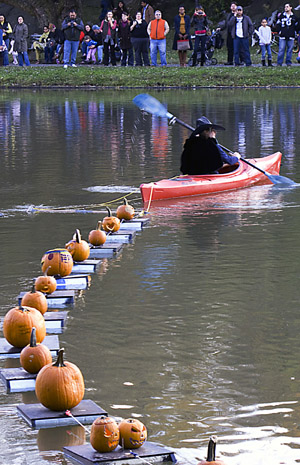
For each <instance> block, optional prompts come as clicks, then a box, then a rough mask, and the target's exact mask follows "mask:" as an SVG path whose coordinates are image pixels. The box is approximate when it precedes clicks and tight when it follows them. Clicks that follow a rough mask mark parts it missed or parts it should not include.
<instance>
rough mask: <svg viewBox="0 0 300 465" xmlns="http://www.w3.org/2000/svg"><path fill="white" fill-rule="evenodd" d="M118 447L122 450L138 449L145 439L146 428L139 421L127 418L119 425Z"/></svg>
mask: <svg viewBox="0 0 300 465" xmlns="http://www.w3.org/2000/svg"><path fill="white" fill-rule="evenodd" d="M119 431H120V445H121V446H122V447H123V448H124V449H138V448H139V447H141V446H142V445H143V444H144V442H145V441H146V439H147V429H146V426H145V425H144V424H143V423H142V422H141V421H139V420H136V419H134V418H127V419H126V420H122V421H121V423H120V424H119Z"/></svg>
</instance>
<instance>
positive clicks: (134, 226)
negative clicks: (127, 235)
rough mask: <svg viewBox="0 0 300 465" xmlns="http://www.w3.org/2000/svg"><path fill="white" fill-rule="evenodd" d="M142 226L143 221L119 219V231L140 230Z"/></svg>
mask: <svg viewBox="0 0 300 465" xmlns="http://www.w3.org/2000/svg"><path fill="white" fill-rule="evenodd" d="M143 227H144V223H143V222H142V221H137V220H131V221H121V226H120V229H119V231H124V229H125V230H127V231H141V230H142V229H143Z"/></svg>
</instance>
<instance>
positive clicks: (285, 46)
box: [277, 37, 294, 65]
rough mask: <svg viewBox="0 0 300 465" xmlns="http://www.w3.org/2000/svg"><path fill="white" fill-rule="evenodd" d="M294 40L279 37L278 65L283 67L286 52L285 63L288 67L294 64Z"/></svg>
mask: <svg viewBox="0 0 300 465" xmlns="http://www.w3.org/2000/svg"><path fill="white" fill-rule="evenodd" d="M293 46H294V39H285V38H284V37H279V50H278V57H277V64H278V65H282V63H283V59H284V52H285V50H286V58H285V62H286V64H287V65H291V64H292V54H293Z"/></svg>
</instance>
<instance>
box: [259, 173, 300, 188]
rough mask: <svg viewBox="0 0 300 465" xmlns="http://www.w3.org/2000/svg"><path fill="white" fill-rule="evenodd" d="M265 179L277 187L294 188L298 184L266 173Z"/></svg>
mask: <svg viewBox="0 0 300 465" xmlns="http://www.w3.org/2000/svg"><path fill="white" fill-rule="evenodd" d="M266 175H267V177H268V178H269V179H270V181H272V183H273V184H275V185H276V186H278V187H296V186H298V184H297V183H296V182H294V181H293V180H292V179H289V178H286V177H285V176H280V175H276V174H269V173H266Z"/></svg>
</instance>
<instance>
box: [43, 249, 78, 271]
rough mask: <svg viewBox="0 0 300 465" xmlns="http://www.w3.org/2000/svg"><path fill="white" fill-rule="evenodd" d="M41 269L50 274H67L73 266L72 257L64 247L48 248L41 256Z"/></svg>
mask: <svg viewBox="0 0 300 465" xmlns="http://www.w3.org/2000/svg"><path fill="white" fill-rule="evenodd" d="M41 264H42V271H43V273H44V272H45V271H46V270H47V274H48V275H51V276H61V277H64V276H68V275H69V274H70V273H71V271H72V268H73V258H72V255H71V254H70V252H68V250H66V249H52V250H48V251H47V252H46V253H45V254H44V255H43V257H42V261H41Z"/></svg>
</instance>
